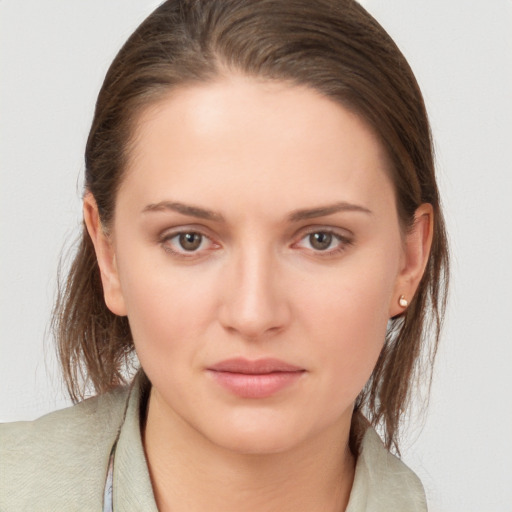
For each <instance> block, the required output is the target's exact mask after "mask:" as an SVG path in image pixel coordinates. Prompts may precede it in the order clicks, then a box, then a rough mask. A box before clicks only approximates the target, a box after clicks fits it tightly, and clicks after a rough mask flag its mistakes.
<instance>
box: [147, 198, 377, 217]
mask: <svg viewBox="0 0 512 512" xmlns="http://www.w3.org/2000/svg"><path fill="white" fill-rule="evenodd" d="M165 210H169V211H173V212H177V213H181V214H182V215H188V216H190V217H197V218H198V219H205V220H211V221H216V222H224V217H223V216H222V215H221V214H220V213H217V212H214V211H212V210H207V209H205V208H200V207H199V206H192V205H188V204H184V203H179V202H175V201H160V202H159V203H152V204H148V205H147V206H145V207H144V208H143V210H142V212H143V213H147V212H160V211H165ZM339 212H361V213H366V214H369V215H373V212H372V211H371V210H369V209H368V208H365V207H364V206H360V205H357V204H352V203H347V202H345V201H342V202H339V203H334V204H331V205H327V206H319V207H317V208H309V209H304V210H295V211H293V212H292V213H291V214H290V215H289V216H288V221H289V222H298V221H301V220H307V219H315V218H317V217H325V216H327V215H333V214H335V213H339Z"/></svg>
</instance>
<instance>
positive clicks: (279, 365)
mask: <svg viewBox="0 0 512 512" xmlns="http://www.w3.org/2000/svg"><path fill="white" fill-rule="evenodd" d="M208 370H211V371H216V372H229V373H245V374H247V375H261V374H265V373H276V372H301V371H304V368H300V367H299V366H295V365H293V364H289V363H286V362H284V361H281V360H280V359H274V358H264V359H256V360H250V359H244V358H241V357H238V358H233V359H226V360H225V361H220V362H219V363H216V364H214V365H212V366H209V367H208Z"/></svg>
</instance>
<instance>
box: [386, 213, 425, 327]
mask: <svg viewBox="0 0 512 512" xmlns="http://www.w3.org/2000/svg"><path fill="white" fill-rule="evenodd" d="M433 230H434V210H433V208H432V205H431V204H429V203H424V204H422V205H420V206H419V207H418V209H417V210H416V213H415V215H414V223H413V226H412V228H411V229H410V231H409V232H408V233H407V234H406V237H405V243H404V260H403V265H402V268H401V270H400V274H399V275H398V278H397V282H396V286H395V291H394V295H393V300H392V303H391V307H390V317H393V316H396V315H399V314H401V313H403V312H404V310H405V309H407V307H408V304H410V303H411V300H412V298H413V297H414V294H415V293H416V289H417V288H418V285H419V283H420V281H421V278H422V277H423V273H424V272H425V268H426V266H427V263H428V259H429V255H430V248H431V246H432V237H433Z"/></svg>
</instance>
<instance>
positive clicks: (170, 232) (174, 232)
mask: <svg viewBox="0 0 512 512" xmlns="http://www.w3.org/2000/svg"><path fill="white" fill-rule="evenodd" d="M207 231H209V230H207V229H205V228H204V227H201V226H197V225H188V226H176V227H175V228H169V229H165V230H163V231H162V232H161V233H160V234H159V235H158V243H159V244H160V245H161V246H162V248H163V249H164V251H166V252H167V253H169V254H172V255H173V256H177V257H181V258H184V259H188V258H200V257H201V256H204V255H205V253H206V252H208V251H211V250H212V249H218V248H220V247H221V245H220V244H219V243H218V242H216V241H215V240H214V239H213V237H212V236H211V235H210V234H207ZM186 233H189V234H190V233H196V234H198V235H200V236H202V237H203V238H205V239H207V240H209V242H210V246H211V247H208V248H206V249H200V250H197V251H185V250H174V249H173V248H172V247H171V246H170V244H168V242H169V241H170V240H172V239H173V238H175V237H178V236H179V235H183V234H186Z"/></svg>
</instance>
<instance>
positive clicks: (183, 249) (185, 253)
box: [161, 231, 215, 258]
mask: <svg viewBox="0 0 512 512" xmlns="http://www.w3.org/2000/svg"><path fill="white" fill-rule="evenodd" d="M161 243H162V246H163V248H164V249H165V250H166V251H167V252H169V253H171V254H174V255H176V256H182V257H185V258H186V257H190V256H195V255H198V253H201V252H203V251H207V250H209V249H212V248H215V244H214V243H213V242H212V240H210V239H209V238H208V237H207V236H205V235H203V234H202V233H198V232H196V231H181V232H178V233H173V234H170V235H168V236H165V237H163V239H162V241H161Z"/></svg>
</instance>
